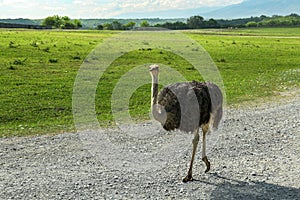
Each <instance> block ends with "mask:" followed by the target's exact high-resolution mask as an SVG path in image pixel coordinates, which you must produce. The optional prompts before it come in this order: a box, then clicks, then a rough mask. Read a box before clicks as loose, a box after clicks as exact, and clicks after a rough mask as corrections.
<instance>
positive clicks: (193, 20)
mask: <svg viewBox="0 0 300 200" xmlns="http://www.w3.org/2000/svg"><path fill="white" fill-rule="evenodd" d="M187 25H188V27H189V28H193V29H197V28H203V27H204V26H205V23H204V18H203V17H201V16H199V15H196V16H192V17H190V18H189V19H188V20H187Z"/></svg>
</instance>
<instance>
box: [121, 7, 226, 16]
mask: <svg viewBox="0 0 300 200" xmlns="http://www.w3.org/2000/svg"><path fill="white" fill-rule="evenodd" d="M220 8H222V7H199V8H193V9H177V10H163V11H152V12H146V13H145V12H130V13H124V14H121V15H118V16H116V17H118V18H122V19H128V18H163V19H171V18H189V17H191V16H195V15H199V14H201V13H206V12H210V11H214V10H216V9H220Z"/></svg>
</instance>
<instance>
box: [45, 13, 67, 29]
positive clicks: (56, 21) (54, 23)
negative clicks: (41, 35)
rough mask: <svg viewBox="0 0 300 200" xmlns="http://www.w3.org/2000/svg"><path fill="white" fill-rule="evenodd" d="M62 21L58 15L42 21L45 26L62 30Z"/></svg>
mask: <svg viewBox="0 0 300 200" xmlns="http://www.w3.org/2000/svg"><path fill="white" fill-rule="evenodd" d="M61 24H62V20H61V18H60V17H59V16H58V15H54V16H49V17H47V18H45V19H44V20H43V21H42V25H43V26H51V27H53V28H60V26H61Z"/></svg>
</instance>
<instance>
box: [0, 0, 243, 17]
mask: <svg viewBox="0 0 300 200" xmlns="http://www.w3.org/2000/svg"><path fill="white" fill-rule="evenodd" d="M242 1H243V0H54V1H50V0H46V1H39V0H2V1H0V18H19V17H22V18H45V17H47V16H49V15H55V14H58V15H67V16H70V17H71V18H109V17H114V16H117V15H120V14H124V13H131V12H146V11H161V10H168V9H189V8H197V7H201V6H202V7H203V6H205V7H207V6H220V5H222V6H223V5H229V4H234V3H239V2H242Z"/></svg>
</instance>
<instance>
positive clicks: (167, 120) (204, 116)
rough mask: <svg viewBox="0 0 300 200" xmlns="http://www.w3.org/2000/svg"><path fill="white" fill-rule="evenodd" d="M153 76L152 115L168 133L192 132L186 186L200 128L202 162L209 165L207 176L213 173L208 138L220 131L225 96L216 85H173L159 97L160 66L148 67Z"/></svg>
mask: <svg viewBox="0 0 300 200" xmlns="http://www.w3.org/2000/svg"><path fill="white" fill-rule="evenodd" d="M149 68H150V69H149V70H150V74H151V76H152V88H151V112H152V115H153V117H154V119H156V120H157V121H159V122H160V123H161V124H162V126H163V128H164V129H165V130H167V131H171V130H176V129H178V130H181V131H184V132H193V133H194V139H193V142H192V143H193V151H192V158H191V162H190V167H189V170H188V174H187V176H186V177H185V178H184V179H183V182H188V181H192V180H193V177H192V168H193V162H194V157H195V153H196V149H197V145H198V142H199V128H200V127H201V129H202V132H203V137H202V161H203V162H204V163H205V165H206V170H205V173H206V172H208V171H209V170H210V162H209V161H208V159H207V156H206V134H207V132H209V131H210V130H212V129H217V128H218V125H219V122H220V120H221V118H222V113H223V111H222V103H223V96H222V93H221V91H220V89H219V88H218V86H217V85H215V84H213V83H201V82H197V81H192V82H181V83H174V84H171V85H168V86H166V87H165V88H163V89H162V91H161V92H160V94H159V95H158V73H159V66H158V65H151V66H150V67H149Z"/></svg>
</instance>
